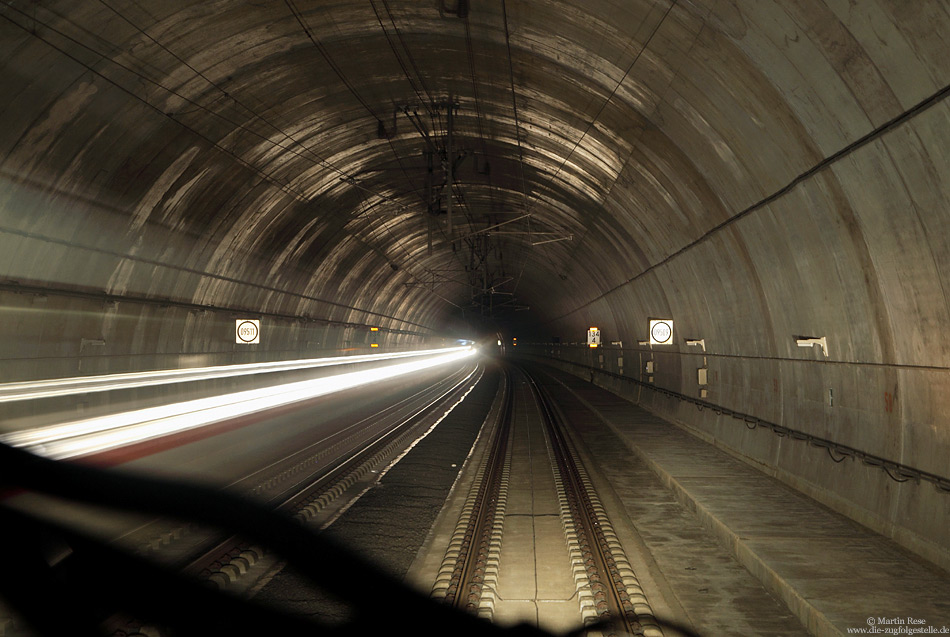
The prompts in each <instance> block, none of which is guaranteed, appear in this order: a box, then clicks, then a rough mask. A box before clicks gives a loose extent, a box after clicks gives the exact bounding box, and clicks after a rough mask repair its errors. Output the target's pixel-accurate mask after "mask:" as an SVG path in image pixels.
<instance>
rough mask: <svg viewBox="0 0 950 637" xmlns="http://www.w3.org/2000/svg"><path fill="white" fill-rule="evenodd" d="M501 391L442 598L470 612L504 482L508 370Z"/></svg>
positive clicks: (509, 420)
mask: <svg viewBox="0 0 950 637" xmlns="http://www.w3.org/2000/svg"><path fill="white" fill-rule="evenodd" d="M501 391H502V392H504V396H503V398H502V400H503V404H504V407H503V409H502V411H501V414H500V417H499V420H498V427H497V428H496V429H495V432H494V436H493V438H492V441H491V449H490V451H489V453H488V457H487V460H486V461H485V463H484V464H483V465H482V479H481V482H480V484H479V487H478V490H477V494H476V496H475V498H474V502H473V503H472V507H471V513H470V515H469V517H468V521H467V525H466V530H465V534H464V536H463V537H462V541H461V543H460V545H459V547H458V551H459V556H458V560H457V561H456V564H455V568H454V570H453V572H452V576H451V579H450V582H449V586H448V588H447V590H446V592H445V597H444V599H445V601H446V602H447V603H450V604H452V605H453V606H455V607H456V608H460V609H463V610H466V611H468V612H470V613H473V614H476V613H477V612H478V608H479V602H480V601H481V596H482V591H483V589H484V585H485V575H486V569H487V566H488V562H489V553H490V552H491V548H492V536H493V534H494V527H495V518H496V517H497V514H498V505H499V500H500V493H501V490H502V486H503V483H504V473H505V472H504V465H505V458H506V456H507V453H508V439H509V437H510V432H511V423H512V413H513V404H514V398H513V394H514V391H513V390H512V386H511V375H510V373H509V372H508V370H507V369H506V370H505V372H504V387H503V388H502V389H501Z"/></svg>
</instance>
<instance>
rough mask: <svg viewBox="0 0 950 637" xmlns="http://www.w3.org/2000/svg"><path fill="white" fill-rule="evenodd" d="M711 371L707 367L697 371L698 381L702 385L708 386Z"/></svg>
mask: <svg viewBox="0 0 950 637" xmlns="http://www.w3.org/2000/svg"><path fill="white" fill-rule="evenodd" d="M708 371H709V370H708V369H706V368H705V367H700V368H699V369H697V370H696V380H697V382H699V384H700V385H708V384H709V381H708V373H707V372H708Z"/></svg>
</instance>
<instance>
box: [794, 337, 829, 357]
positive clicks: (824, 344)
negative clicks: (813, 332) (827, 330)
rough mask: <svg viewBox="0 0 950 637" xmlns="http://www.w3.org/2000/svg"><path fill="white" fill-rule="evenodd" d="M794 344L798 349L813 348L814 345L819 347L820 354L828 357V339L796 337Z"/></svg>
mask: <svg viewBox="0 0 950 637" xmlns="http://www.w3.org/2000/svg"><path fill="white" fill-rule="evenodd" d="M795 344H796V345H798V346H799V347H813V346H815V345H820V346H821V353H822V354H824V355H825V357H827V356H828V337H827V336H822V337H820V338H819V337H817V336H796V337H795Z"/></svg>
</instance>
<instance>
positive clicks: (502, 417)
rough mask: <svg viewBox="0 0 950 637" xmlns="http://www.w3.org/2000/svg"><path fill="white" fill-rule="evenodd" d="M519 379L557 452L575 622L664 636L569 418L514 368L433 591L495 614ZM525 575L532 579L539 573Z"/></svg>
mask: <svg viewBox="0 0 950 637" xmlns="http://www.w3.org/2000/svg"><path fill="white" fill-rule="evenodd" d="M515 383H521V384H522V385H527V386H528V387H530V391H529V392H521V393H520V395H519V396H518V398H517V400H519V401H525V400H530V401H531V402H532V403H533V404H532V405H531V406H530V407H527V408H526V407H525V406H524V405H522V406H521V410H522V412H523V413H524V412H527V413H533V414H535V416H534V417H535V418H538V419H540V425H541V429H542V430H543V432H544V437H545V444H546V445H547V446H548V448H549V449H550V452H551V456H552V460H553V462H552V464H553V466H552V471H554V473H555V483H556V484H557V492H558V499H559V501H560V503H561V523H562V525H563V529H564V534H565V536H566V538H567V543H568V551H569V553H570V569H571V571H572V577H573V579H574V581H575V586H576V595H575V596H574V599H575V600H576V601H575V602H574V603H575V604H576V606H577V625H581V624H582V623H583V624H586V625H588V626H591V627H592V628H595V629H596V631H592V633H591V634H603V635H605V636H607V635H610V636H613V635H662V634H663V633H662V630H661V629H660V626H659V622H658V621H657V620H656V618H655V617H654V616H653V611H652V609H651V607H650V605H649V603H648V601H647V599H646V597H645V596H644V594H643V590H642V589H641V588H640V585H639V582H638V581H637V578H636V575H635V574H634V573H633V570H632V568H631V566H630V564H629V562H628V561H627V559H626V557H625V556H624V554H623V548H622V547H621V545H620V542H619V541H618V539H617V536H616V533H615V532H614V531H613V530H612V527H611V524H610V521H609V519H608V518H607V515H606V512H605V510H604V508H603V506H602V505H601V504H600V502H599V500H598V498H597V495H596V493H595V491H594V488H593V486H592V484H591V482H590V480H589V479H588V477H587V473H586V470H585V468H584V466H583V463H582V462H581V460H580V458H579V456H578V454H577V452H576V451H575V449H574V444H573V443H572V441H571V439H570V436H569V434H568V433H567V423H566V422H565V421H564V418H563V417H562V416H561V415H560V414H559V412H558V410H557V407H556V406H555V404H554V401H552V398H551V397H550V396H549V395H547V393H546V392H545V391H544V390H543V389H542V387H541V386H540V385H539V384H538V382H537V381H536V380H535V378H534V377H532V375H530V374H529V373H528V372H527V371H526V370H524V369H521V368H516V367H513V368H510V369H509V370H507V371H506V373H505V380H504V383H503V386H502V388H501V389H500V391H499V398H498V400H497V401H496V402H497V409H496V410H495V414H494V418H493V420H492V421H491V422H486V427H490V428H491V431H490V432H489V435H490V437H491V438H490V442H489V443H487V445H486V447H487V451H486V453H485V456H484V458H483V459H482V460H481V462H480V464H479V466H478V467H477V469H475V470H476V471H477V476H476V477H475V479H474V480H473V482H472V486H471V488H470V493H469V494H468V498H467V500H466V503H465V505H464V506H463V507H462V514H461V516H460V517H459V521H458V525H457V527H456V530H455V534H454V536H453V539H452V541H451V543H450V546H449V551H447V553H446V559H445V560H444V561H443V563H442V567H441V569H440V574H439V576H438V578H437V580H436V584H435V586H434V587H433V591H432V594H433V596H434V597H436V598H440V599H442V600H444V601H445V602H446V603H449V604H452V605H454V606H455V607H457V608H460V609H464V610H466V611H468V612H471V613H475V614H478V615H480V616H482V617H486V618H489V619H494V618H495V617H494V615H495V612H494V608H495V606H496V603H497V600H496V597H497V590H496V588H497V587H498V580H499V572H500V571H501V569H502V568H503V567H504V565H503V564H501V563H500V562H501V561H502V560H504V559H505V557H504V555H505V554H504V553H503V552H502V551H501V545H503V543H504V531H503V529H504V527H505V516H506V503H507V500H508V487H509V481H510V479H511V476H510V474H511V468H510V463H511V456H510V455H509V450H510V448H511V444H512V436H513V434H514V428H515V427H516V424H515V418H514V409H515V408H514V403H515V400H516V398H515V393H516V392H515V390H514V387H513V385H514V384H515ZM519 426H524V425H523V424H522V425H519ZM509 555H510V554H509ZM517 557H520V556H516V559H517ZM509 559H510V557H509ZM511 571H512V569H511V568H510V567H509V572H511ZM522 576H523V577H526V578H531V577H532V576H534V573H528V574H525V575H522ZM509 577H510V576H509Z"/></svg>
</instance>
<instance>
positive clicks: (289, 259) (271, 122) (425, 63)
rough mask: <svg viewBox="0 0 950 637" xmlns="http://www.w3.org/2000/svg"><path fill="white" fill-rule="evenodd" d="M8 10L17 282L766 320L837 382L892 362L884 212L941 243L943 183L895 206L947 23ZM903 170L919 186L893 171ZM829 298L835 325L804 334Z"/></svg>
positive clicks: (871, 15)
mask: <svg viewBox="0 0 950 637" xmlns="http://www.w3.org/2000/svg"><path fill="white" fill-rule="evenodd" d="M0 15H2V17H3V20H2V21H0V47H2V51H0V54H2V56H3V59H4V60H5V62H4V63H3V75H2V77H3V87H4V90H3V94H2V95H0V111H2V112H3V122H4V124H3V127H2V131H0V149H2V153H3V169H2V170H3V174H2V176H3V179H4V181H5V182H6V184H7V187H6V188H5V194H4V195H3V196H2V199H3V200H2V202H0V203H2V205H3V213H2V214H3V217H2V219H3V231H4V233H6V234H7V235H8V237H12V239H10V240H9V241H10V242H11V243H9V244H8V245H15V246H16V247H15V249H13V250H7V254H6V262H5V264H4V271H5V272H6V273H8V274H7V278H8V279H10V280H16V281H18V282H36V281H40V282H44V283H48V284H58V285H63V286H78V287H85V288H94V289H104V290H106V291H107V292H109V293H110V294H119V295H121V294H123V293H130V294H131V293H136V294H140V295H152V296H155V297H161V298H176V299H185V300H187V301H189V302H193V303H196V304H207V305H227V304H228V303H229V302H230V303H234V302H235V299H241V303H243V304H244V305H247V304H253V303H257V304H260V305H261V306H262V307H268V308H270V309H275V308H276V309H279V310H280V311H284V312H287V313H290V314H294V313H299V314H310V313H314V314H321V313H323V314H327V315H332V316H334V317H336V318H342V319H344V320H352V321H380V320H383V321H389V322H390V324H391V325H392V326H395V327H406V326H409V327H412V328H426V329H433V328H438V327H439V326H443V325H445V324H446V323H447V322H448V321H450V320H452V319H453V318H458V317H464V318H474V319H478V318H479V317H482V318H488V319H490V320H491V321H495V322H497V323H498V324H500V325H508V326H511V325H519V326H522V327H525V328H527V327H530V326H533V327H532V329H533V330H534V331H535V332H536V333H538V334H542V333H543V334H546V335H552V334H560V333H565V332H569V333H571V334H573V333H574V332H578V331H579V330H580V329H581V327H582V326H583V325H586V324H588V321H598V322H602V323H607V324H609V325H611V328H612V330H613V332H614V333H615V334H620V333H621V332H622V331H623V329H622V327H621V324H622V323H624V322H625V321H629V322H631V323H633V322H634V321H640V318H641V317H645V316H650V315H653V316H658V315H666V314H670V313H675V312H676V311H677V309H678V308H679V309H682V310H684V312H683V313H685V310H688V311H689V312H688V313H689V315H690V316H691V317H692V320H693V321H694V324H700V323H702V322H704V321H709V322H714V323H716V322H718V323H728V322H729V321H733V320H736V319H741V318H742V317H743V316H744V315H755V316H756V317H757V318H756V320H755V323H756V326H755V327H753V328H750V331H749V334H746V335H745V336H748V337H750V338H751V339H752V340H753V341H754V344H755V347H754V348H753V349H755V350H756V351H759V352H764V353H774V351H775V349H776V347H778V346H777V345H776V344H775V343H778V342H784V341H782V338H780V337H778V336H776V335H775V334H774V332H775V331H776V330H784V329H785V327H786V325H785V323H786V322H787V323H788V325H787V327H788V330H789V331H790V330H792V329H796V328H797V329H804V328H807V327H809V321H812V319H814V320H813V321H812V322H813V323H815V322H817V323H819V324H822V323H829V322H834V321H836V320H838V319H844V323H846V324H849V325H851V324H857V325H859V327H857V328H854V333H853V334H851V335H850V336H847V338H850V340H851V341H853V343H852V344H851V345H848V346H846V348H853V349H854V350H855V351H852V352H851V355H853V356H856V357H858V358H860V357H862V356H864V357H865V358H875V357H876V358H878V359H885V360H886V359H888V358H890V359H893V358H894V357H895V356H896V354H895V353H894V351H895V348H896V347H898V346H897V345H895V344H894V343H893V342H892V341H894V339H895V338H896V337H895V336H893V335H889V334H890V332H891V331H892V327H891V326H890V324H889V323H891V322H892V321H893V320H894V317H889V316H881V315H880V313H881V311H882V310H881V307H882V306H883V305H886V304H887V303H888V302H889V300H890V296H889V292H888V289H889V288H888V286H889V285H890V286H892V288H893V286H894V285H898V284H897V281H895V280H890V282H889V280H884V279H886V278H887V276H888V275H886V274H882V273H881V272H880V270H882V268H883V269H886V267H887V265H886V261H888V260H889V259H891V258H896V256H897V255H899V254H901V253H902V251H904V250H905V248H906V247H907V246H906V245H904V244H902V240H896V242H894V243H893V244H891V243H889V244H888V245H886V246H882V245H881V244H880V242H879V241H878V240H877V239H875V238H873V237H874V236H877V235H878V234H883V233H885V232H887V231H888V228H887V227H886V226H888V225H889V224H890V222H889V221H884V220H883V219H885V218H886V217H887V215H883V216H882V215H879V214H878V213H879V212H880V211H881V209H883V208H888V207H892V208H894V209H895V210H896V211H897V212H895V213H894V214H900V215H907V214H911V216H913V217H914V221H913V224H914V230H913V232H912V233H911V234H904V235H901V236H902V237H904V239H906V241H907V242H912V241H913V240H914V239H915V238H916V239H922V238H923V237H925V236H928V232H930V231H931V230H933V229H934V228H937V227H940V226H941V221H940V219H943V220H945V219H946V216H947V215H946V212H947V211H946V201H947V192H946V186H945V185H943V186H939V185H938V186H933V185H932V182H931V185H927V186H926V188H928V189H930V191H931V193H930V195H927V197H929V199H927V201H924V200H921V199H915V197H916V195H915V194H908V195H906V196H901V197H893V196H889V195H888V194H887V193H888V192H890V191H889V190H888V189H889V188H890V185H888V184H891V183H903V185H902V186H900V187H901V188H905V189H907V190H908V191H909V192H910V191H915V190H916V191H918V192H919V191H920V189H921V188H923V187H924V186H923V185H922V182H927V179H926V177H925V175H927V174H930V175H935V174H940V172H941V170H945V169H946V168H947V163H946V158H945V156H944V155H945V153H944V152H943V151H940V150H936V151H934V149H938V148H939V144H938V143H937V141H936V138H937V137H939V135H938V134H937V133H935V131H941V132H940V133H939V134H942V135H943V140H944V141H946V131H945V125H946V121H947V110H946V105H945V104H944V102H943V97H944V96H945V93H946V86H947V83H948V82H947V80H948V76H950V70H948V68H950V67H948V66H947V65H946V64H945V61H946V54H947V45H946V43H945V41H944V40H943V38H942V36H941V34H946V33H950V17H948V7H947V5H946V4H945V3H943V2H940V1H937V0H934V1H921V2H913V3H910V2H903V1H901V0H893V1H886V0H861V1H859V2H850V3H846V2H836V1H832V0H827V1H821V0H794V1H792V0H788V1H778V0H776V1H774V2H747V3H738V2H732V1H729V0H717V1H710V2H690V1H687V0H678V1H675V2H670V1H669V0H658V1H647V0H632V1H629V2H617V1H600V2H589V1H586V0H585V1H583V2H581V1H557V2H555V1H551V0H493V1H491V2H481V1H479V2H469V1H463V0H429V1H424V2H419V1H416V0H411V1H409V0H365V1H362V0H361V1H352V0H350V1H336V2H331V1H320V2H314V1H308V0H285V1H284V2H276V1H275V2H258V3H252V2H225V1H221V2H205V1H201V2H187V1H172V0H162V1H161V2H148V3H141V2H135V1H133V0H84V1H82V2H75V1H73V0H69V1H61V2H57V1H53V0H48V1H40V2H35V1H29V2H28V1H26V0H23V1H19V2H18V1H13V2H9V3H5V4H4V5H3V7H2V8H0ZM928 100H929V101H928ZM450 119H451V123H450ZM888 136H890V138H888ZM908 138H914V139H910V140H909V141H908ZM915 149H916V150H915ZM895 155H900V156H906V157H908V158H910V159H908V161H910V160H911V159H912V160H913V161H916V162H917V163H918V164H919V166H916V167H914V168H910V169H908V171H907V172H908V173H913V174H903V175H902V173H903V171H902V170H901V169H900V168H895V167H894V166H895V165H896V164H897V163H898V162H899V159H895V158H894V156H895ZM888 156H890V159H888ZM890 161H893V162H895V164H894V165H891V164H889V163H888V162H890ZM882 162H883V163H888V165H887V166H884V167H881V164H882ZM430 163H431V165H432V171H431V173H429V171H428V165H429V164H430ZM449 164H451V166H452V171H451V172H452V176H451V179H452V181H453V185H452V187H450V186H449V185H448V181H449V168H448V167H449ZM865 168H867V169H868V170H869V171H870V175H869V174H868V173H864V172H862V171H863V170H864V169H865ZM875 171H877V172H875ZM882 175H883V176H882ZM867 180H870V181H872V182H874V181H876V182H881V181H884V182H887V183H886V184H883V185H882V184H881V183H878V184H877V185H873V184H872V185H871V186H868V184H867V183H866V181H867ZM937 181H939V179H938V180H937ZM913 182H917V183H913ZM876 188H880V192H874V191H875V189H876ZM450 190H451V191H452V192H453V195H452V196H451V197H450V196H449V194H448V193H449V191H450ZM927 197H925V199H926V198H927ZM928 201H929V202H930V203H929V205H928V203H927V202H928ZM449 208H451V215H450V214H449V211H448V209H449ZM935 210H936V211H939V212H935ZM909 211H910V212H909ZM913 211H917V212H913ZM928 214H930V215H931V216H930V217H928V216H927V215H928ZM935 214H936V215H937V216H936V217H935V216H933V215H935ZM450 217H451V229H450ZM938 217H939V218H938ZM827 224H830V227H833V229H834V230H833V233H831V234H827V233H824V232H823V231H822V230H821V229H822V228H824V227H827ZM869 235H873V236H871V237H870V238H869ZM929 236H930V239H931V241H932V242H933V244H932V246H931V247H932V248H933V250H930V248H923V249H924V250H930V251H929V252H927V254H928V255H930V256H929V258H930V263H931V264H932V266H929V267H930V269H929V270H926V272H925V271H923V270H921V271H920V272H917V274H920V275H924V276H929V275H932V277H933V279H934V280H935V281H936V283H935V284H934V286H933V287H932V288H928V289H926V290H921V291H919V294H917V296H916V297H914V298H916V299H917V300H919V299H921V298H926V299H927V300H926V305H927V307H929V308H930V310H928V312H929V316H930V318H931V319H933V320H941V318H946V314H947V307H946V298H945V297H944V296H943V292H942V288H941V286H942V282H943V277H944V276H945V275H943V274H938V272H940V271H941V267H940V265H941V259H943V260H944V261H945V256H940V255H941V254H942V252H941V249H942V248H945V247H946V245H944V244H940V245H937V244H938V243H940V242H943V241H946V240H947V233H946V231H943V230H940V231H939V232H937V234H936V235H935V234H930V235H929ZM14 242H15V244H14ZM876 242H877V243H876ZM921 243H926V242H925V241H923V240H921ZM38 246H41V247H42V249H39V250H38ZM803 246H808V247H807V248H804V247H803ZM913 250H917V248H916V247H914V248H913ZM809 251H811V252H809ZM934 255H936V256H934ZM809 260H811V261H816V260H819V261H822V264H821V265H822V267H823V268H824V269H823V271H824V272H825V273H826V275H827V276H829V277H831V278H833V279H835V280H836V281H837V282H836V283H835V284H834V285H833V286H832V289H831V290H830V292H829V290H828V289H827V288H822V284H821V282H815V281H814V280H812V279H811V278H810V273H811V272H810V271H809V269H808V267H809V266H807V265H805V264H804V263H805V261H809ZM815 267H818V266H815ZM905 274H906V273H905ZM875 277H882V279H881V280H878V279H876V278H875ZM836 295H837V296H842V295H844V296H849V295H850V296H853V297H854V298H845V299H844V300H843V301H842V303H841V307H842V308H843V309H841V313H839V314H835V313H834V312H832V313H831V314H828V313H827V312H825V313H823V310H821V309H820V306H821V304H823V303H828V302H829V301H830V300H831V299H832V298H834V297H835V296H836ZM782 298H794V299H795V304H796V305H797V308H796V309H795V311H794V312H793V314H794V313H796V312H797V314H796V315H795V316H793V317H792V318H788V319H787V320H786V319H783V318H777V317H776V316H773V315H772V314H771V313H772V312H777V313H781V312H784V311H785V308H781V307H776V305H777V299H782ZM914 303H916V301H914V300H913V299H910V300H908V301H907V304H914ZM885 314H886V312H885ZM819 327H820V326H819ZM869 334H870V335H871V336H870V337H869V338H870V341H871V342H872V344H871V345H869V346H867V348H868V349H869V350H871V351H864V352H862V351H859V350H861V348H862V347H864V346H863V345H860V344H857V343H858V342H859V341H862V339H863V338H864V337H867V336H868V335H869ZM721 336H722V338H721V341H722V342H723V343H726V345H730V344H729V342H728V341H729V338H731V337H730V336H729V335H728V334H722V335H721ZM740 336H741V335H738V336H735V338H737V339H738V338H739V337H740ZM575 337H577V338H579V335H575ZM908 338H910V339H911V340H913V341H914V342H913V343H910V344H909V345H907V347H905V351H910V350H912V351H914V352H916V353H917V354H921V355H922V352H923V351H925V350H926V349H927V347H926V345H927V339H926V338H921V339H917V340H914V339H915V337H914V336H913V335H911V336H910V337H908ZM731 345H733V346H736V344H735V343H732V344H731ZM791 347H792V349H794V347H793V345H792V346H791ZM724 348H725V349H727V350H728V347H727V346H724ZM736 348H737V349H738V346H736ZM924 357H926V356H924Z"/></svg>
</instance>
